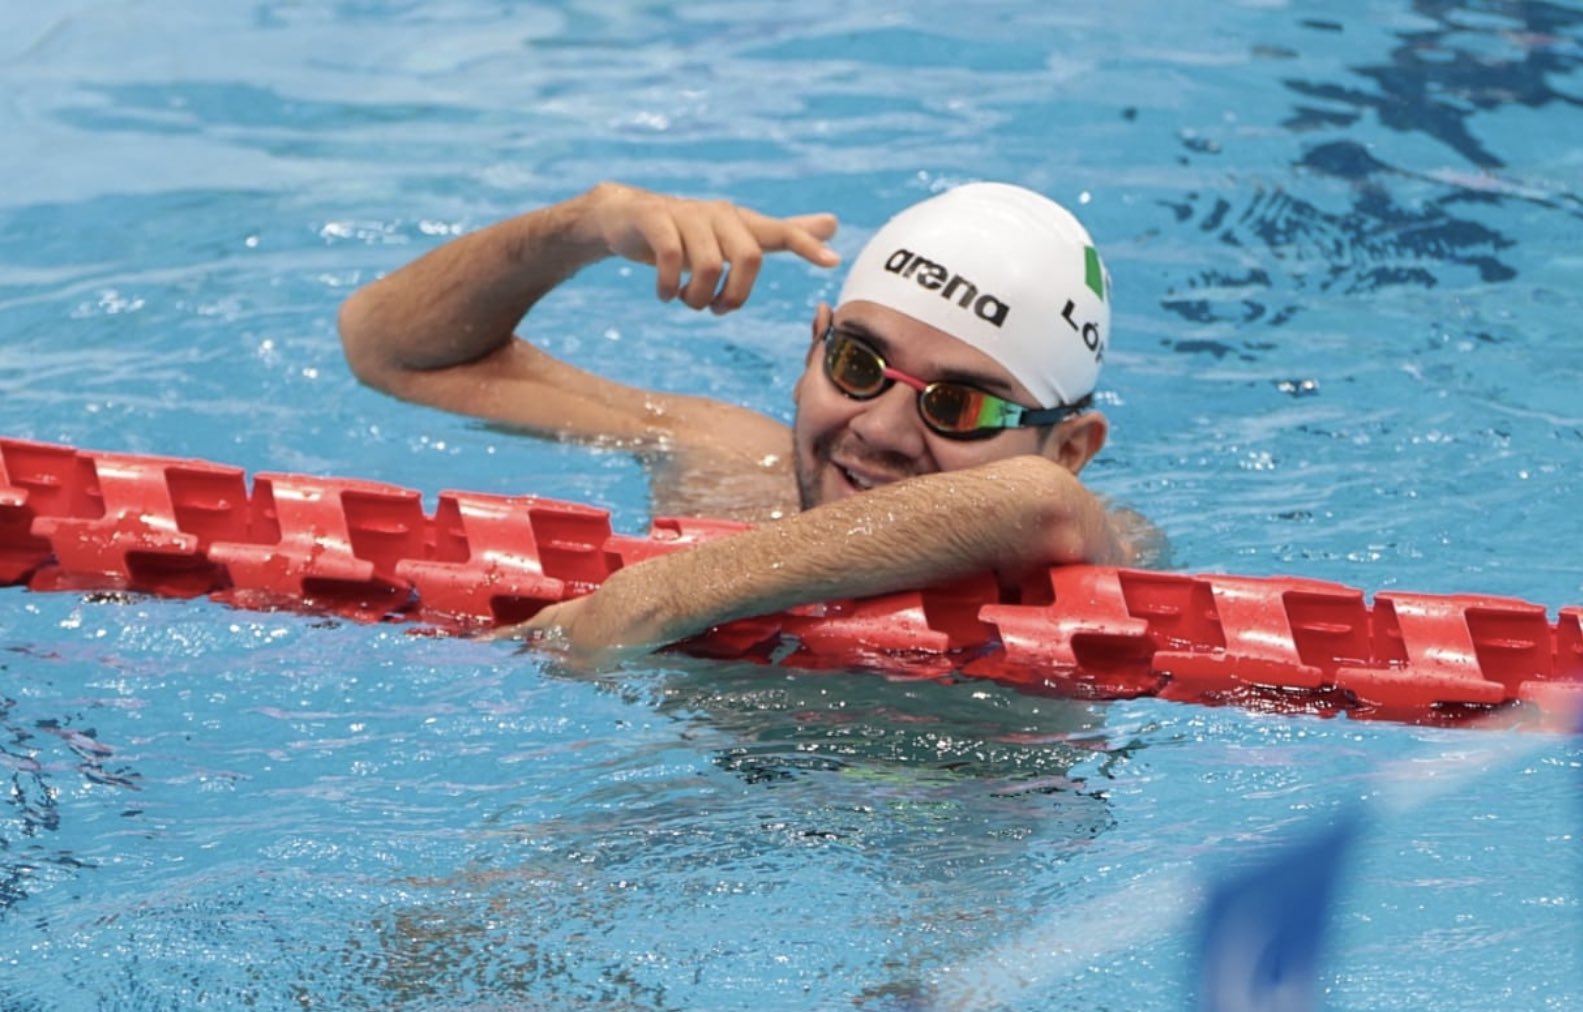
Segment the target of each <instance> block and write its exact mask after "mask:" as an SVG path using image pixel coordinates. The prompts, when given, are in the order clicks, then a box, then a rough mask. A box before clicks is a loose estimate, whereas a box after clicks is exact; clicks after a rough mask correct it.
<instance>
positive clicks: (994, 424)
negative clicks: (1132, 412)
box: [824, 323, 1088, 439]
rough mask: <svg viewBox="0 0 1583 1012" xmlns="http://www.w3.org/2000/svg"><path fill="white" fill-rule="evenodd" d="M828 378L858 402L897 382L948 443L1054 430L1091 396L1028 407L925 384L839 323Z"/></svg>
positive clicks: (828, 349) (827, 338) (829, 337)
mask: <svg viewBox="0 0 1583 1012" xmlns="http://www.w3.org/2000/svg"><path fill="white" fill-rule="evenodd" d="M824 374H825V375H826V376H828V377H829V378H830V382H831V383H834V384H835V386H836V389H838V390H840V391H841V392H842V393H843V394H846V395H847V396H848V397H850V398H852V399H853V400H858V401H866V400H870V399H871V398H874V397H878V396H879V395H880V394H882V393H884V392H885V391H886V390H889V389H890V385H891V383H893V382H896V381H900V382H902V383H905V384H906V385H907V386H910V387H912V388H913V389H914V390H916V391H918V414H919V415H921V416H922V417H923V422H924V424H925V425H927V426H929V428H931V429H933V430H934V431H935V432H938V433H939V434H940V435H942V436H945V437H946V438H947V439H986V438H988V437H990V436H993V435H995V434H996V433H997V432H1000V431H1001V430H1002V429H1019V428H1025V427H1028V426H1033V425H1053V424H1055V423H1056V422H1059V421H1060V420H1061V419H1063V418H1066V417H1068V416H1070V415H1075V414H1077V413H1078V412H1079V411H1082V410H1083V408H1084V407H1085V406H1087V403H1088V398H1086V397H1085V398H1083V400H1081V401H1079V402H1078V403H1076V404H1062V405H1058V406H1056V407H1053V408H1025V407H1023V406H1022V405H1021V404H1013V403H1012V402H1011V401H1008V400H1006V399H1005V398H1004V397H997V396H995V395H994V394H992V393H988V392H986V391H984V390H980V389H978V388H977V387H971V386H968V385H967V384H965V383H953V382H949V381H942V382H938V383H925V382H924V381H923V380H921V379H918V378H917V377H916V376H909V375H907V374H906V373H904V372H902V371H901V370H899V369H892V368H891V367H890V366H888V365H886V364H885V360H884V359H883V358H881V357H880V355H879V352H877V351H875V350H874V349H873V348H870V347H869V346H868V345H866V344H864V343H863V342H862V341H861V340H859V339H858V338H856V337H853V336H852V335H851V334H846V333H842V332H841V331H840V330H837V329H836V326H835V324H833V323H832V324H831V325H830V327H829V329H827V330H826V331H825V332H824Z"/></svg>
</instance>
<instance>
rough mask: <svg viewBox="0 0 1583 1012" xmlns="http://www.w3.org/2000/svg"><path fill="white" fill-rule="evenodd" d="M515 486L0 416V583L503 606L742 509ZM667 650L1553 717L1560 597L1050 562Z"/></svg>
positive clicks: (480, 623) (459, 627)
mask: <svg viewBox="0 0 1583 1012" xmlns="http://www.w3.org/2000/svg"><path fill="white" fill-rule="evenodd" d="M742 526H743V525H741V524H735V523H731V522H726V521H711V520H691V519H674V518H662V519H657V520H656V521H655V522H654V524H653V527H652V529H651V531H650V533H649V536H648V537H633V536H628V535H622V534H616V533H614V532H613V531H612V530H611V527H610V519H609V514H608V513H607V512H606V511H604V510H600V509H595V508H592V507H589V506H583V505H578V504H576V503H569V502H561V501H556V500H551V499H544V498H540V497H537V496H500V495H483V494H476V493H467V492H444V493H442V494H441V495H440V496H439V499H438V505H437V507H436V509H435V511H434V513H433V514H432V515H431V514H428V513H426V512H425V510H424V508H423V503H422V497H421V495H420V494H419V493H418V492H416V491H413V490H411V489H406V488H401V487H398V486H395V485H387V484H382V483H378V482H370V481H362V480H356V479H349V478H320V477H311V476H306V475H293V474H274V473H260V474H258V475H256V476H255V477H254V479H253V482H252V487H251V490H250V489H249V487H248V482H247V477H246V475H245V474H244V473H243V472H242V471H241V470H240V469H238V468H235V467H229V466H225V465H222V464H215V463H210V462H207V461H202V460H191V459H181V458H173V457H154V456H144V455H134V454H124V453H96V452H88V451H82V450H78V449H74V448H71V447H68V446H60V445H55V444H50V443H39V442H32V441H26V440H18V439H4V438H0V586H18V585H25V586H27V587H29V588H31V589H33V590H40V591H49V590H105V589H118V590H131V591H139V592H144V593H149V594H156V595H163V596H173V597H196V596H200V595H207V596H209V597H212V598H214V599H216V600H219V601H223V602H226V603H229V604H232V605H235V606H239V607H247V608H279V607H285V608H300V609H307V610H315V611H328V612H334V613H337V614H340V615H344V616H346V617H349V618H353V619H357V620H360V621H384V620H413V621H418V622H424V623H428V624H430V625H434V626H438V627H441V628H443V629H447V630H450V631H465V630H467V629H470V628H471V629H477V628H480V627H484V626H491V625H496V624H504V623H509V622H515V621H520V620H522V619H525V618H528V617H530V616H532V615H533V614H534V613H535V612H537V611H538V610H539V609H541V608H543V607H544V606H545V605H547V604H550V603H553V602H556V601H561V600H565V599H567V598H569V597H574V596H577V595H579V594H584V593H587V592H589V591H590V590H592V589H593V588H595V587H597V586H598V585H599V584H600V582H601V581H603V580H604V579H605V578H606V577H607V576H609V575H610V574H611V573H612V572H614V571H615V570H617V569H620V568H621V567H623V566H627V565H631V564H633V563H635V562H638V561H641V560H642V559H645V558H648V557H650V556H653V555H655V554H658V553H662V552H669V551H675V550H678V549H683V548H685V547H687V546H689V545H692V544H696V543H698V542H700V541H703V540H707V539H709V538H714V537H720V536H723V535H728V534H730V533H733V532H735V531H739V530H741V529H742ZM678 649H681V650H684V651H685V652H687V653H691V654H695V655H699V656H706V657H716V658H741V659H749V660H755V661H761V662H766V663H779V664H783V665H787V666H791V667H799V668H838V667H868V668H878V669H881V670H884V671H886V672H889V673H891V674H895V675H903V676H922V677H945V676H952V677H955V676H968V677H978V678H987V679H992V680H994V681H998V682H1003V683H1007V684H1011V685H1015V686H1019V687H1021V688H1024V689H1029V690H1033V691H1038V692H1047V693H1054V694H1060V695H1065V696H1075V697H1079V698H1087V699H1117V698H1130V697H1136V696H1150V695H1152V696H1159V697H1161V698H1164V699H1171V700H1179V701H1187V702H1197V703H1210V704H1224V703H1235V704H1238V705H1242V706H1248V707H1253V708H1259V709H1267V710H1282V711H1303V712H1310V713H1318V714H1323V715H1333V714H1337V713H1347V714H1349V715H1352V716H1355V717H1363V718H1372V719H1385V720H1397V721H1407V722H1414V723H1461V722H1467V721H1470V720H1472V719H1474V718H1481V717H1484V716H1486V715H1488V714H1489V713H1490V712H1491V711H1493V710H1502V711H1505V713H1507V714H1510V715H1512V716H1513V718H1514V722H1522V723H1537V724H1540V725H1541V726H1563V724H1564V723H1566V722H1569V721H1570V719H1571V718H1570V716H1569V715H1570V714H1572V713H1574V712H1576V709H1577V707H1578V705H1579V704H1583V688H1580V686H1583V608H1578V607H1568V608H1562V609H1561V610H1560V612H1559V615H1558V616H1557V617H1556V618H1555V619H1554V620H1552V619H1551V618H1550V617H1549V615H1548V614H1547V612H1546V610H1545V609H1544V608H1543V607H1541V606H1540V605H1537V604H1532V603H1529V602H1527V601H1521V600H1516V599H1512V598H1499V597H1485V596H1477V595H1432V594H1414V593H1401V592H1390V593H1380V594H1378V595H1376V596H1375V598H1374V601H1373V602H1372V603H1370V602H1368V601H1366V600H1365V597H1364V594H1363V592H1362V591H1360V590H1356V589H1353V588H1350V587H1346V586H1342V585H1339V584H1333V583H1323V582H1319V581H1314V580H1304V579H1288V578H1252V577H1243V576H1219V575H1197V576H1195V575H1184V574H1179V573H1163V572H1152V571H1145V570H1131V569H1117V568H1106V567H1096V566H1067V567H1058V568H1054V569H1051V570H1050V571H1048V573H1047V574H1041V576H1040V578H1038V579H1036V580H1033V581H1030V582H1029V583H1028V584H1027V585H1026V586H1025V587H1024V588H1023V589H1022V594H1021V600H1020V601H1017V602H1007V601H1003V600H1000V593H999V590H998V588H997V587H996V585H995V581H994V580H993V579H991V578H990V577H988V576H985V577H981V578H976V579H970V580H964V581H959V582H956V583H951V584H948V585H943V586H938V587H931V588H926V589H923V590H918V591H909V592H905V593H895V594H887V595H884V596H881V597H874V598H866V599H861V600H845V601H832V602H826V603H822V604H818V605H810V606H804V607H800V608H794V609H791V610H789V611H786V612H782V613H779V614H775V615H768V616H764V617H760V618H752V619H744V620H740V621H736V622H732V623H729V624H726V625H723V626H720V627H717V628H716V629H713V630H711V631H710V632H708V633H707V634H705V635H703V636H700V637H698V638H696V639H694V640H690V641H688V642H687V643H684V644H680V645H679V647H678Z"/></svg>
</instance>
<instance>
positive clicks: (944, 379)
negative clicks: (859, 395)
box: [832, 320, 1013, 400]
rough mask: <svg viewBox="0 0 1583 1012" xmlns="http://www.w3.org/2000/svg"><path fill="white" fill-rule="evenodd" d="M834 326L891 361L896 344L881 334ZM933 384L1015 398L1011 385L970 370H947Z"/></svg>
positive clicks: (854, 326)
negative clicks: (972, 389) (960, 387)
mask: <svg viewBox="0 0 1583 1012" xmlns="http://www.w3.org/2000/svg"><path fill="white" fill-rule="evenodd" d="M832 325H833V326H834V327H835V329H836V330H838V331H840V332H841V333H843V334H846V335H847V336H848V337H855V338H857V339H858V340H859V341H862V342H863V343H864V344H866V345H869V346H870V347H872V348H873V349H874V350H875V351H877V352H879V355H880V357H881V358H883V359H886V360H889V359H890V357H891V354H892V350H893V349H894V348H895V344H894V343H893V342H891V341H888V340H886V339H885V338H884V337H883V336H881V335H880V334H876V333H875V332H874V331H872V330H870V329H869V328H868V327H866V326H864V325H863V324H861V323H858V322H857V321H855V320H854V321H852V322H850V323H832ZM932 382H936V383H961V384H963V385H964V386H970V387H976V388H978V389H979V390H983V391H984V392H986V393H992V394H995V395H997V396H999V397H1001V398H1004V399H1006V400H1011V399H1012V396H1013V391H1012V389H1011V384H1010V383H1008V382H1006V381H1005V380H1003V379H1001V378H999V377H997V376H987V375H985V374H983V373H977V372H972V371H970V370H967V371H965V370H961V369H946V370H944V371H943V372H941V373H939V374H938V375H937V376H935V377H934V379H933V380H932Z"/></svg>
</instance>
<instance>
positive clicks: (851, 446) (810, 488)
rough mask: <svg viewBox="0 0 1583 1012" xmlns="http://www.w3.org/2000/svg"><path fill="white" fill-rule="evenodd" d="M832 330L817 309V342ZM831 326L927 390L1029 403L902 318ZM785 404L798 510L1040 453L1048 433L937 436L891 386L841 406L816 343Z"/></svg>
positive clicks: (849, 312) (906, 395) (856, 308)
mask: <svg viewBox="0 0 1583 1012" xmlns="http://www.w3.org/2000/svg"><path fill="white" fill-rule="evenodd" d="M830 322H831V317H830V310H829V309H828V308H827V307H820V312H819V317H818V319H816V320H815V323H814V328H815V334H816V335H822V334H823V333H824V331H825V329H826V327H827V326H828V325H829V323H830ZM834 322H835V324H836V326H837V327H839V328H840V329H841V330H842V331H843V332H845V333H849V334H852V335H855V336H857V337H860V338H862V339H863V341H864V342H865V343H866V344H868V345H869V346H871V347H872V348H873V349H874V350H875V351H877V352H879V354H880V355H881V356H883V357H884V359H885V361H886V363H887V364H888V365H890V366H892V367H893V368H895V369H898V370H900V371H901V372H904V373H908V374H910V375H912V376H916V377H918V378H919V379H922V380H924V381H926V382H932V381H935V380H953V381H956V382H960V383H966V384H969V385H971V386H974V387H978V388H980V389H982V390H985V391H987V392H989V393H992V394H996V395H998V396H1000V397H1004V398H1006V399H1007V400H1011V401H1015V402H1016V403H1018V404H1024V405H1033V404H1035V403H1036V402H1035V400H1034V398H1033V396H1032V395H1031V394H1029V393H1028V390H1027V388H1025V387H1024V386H1023V385H1022V384H1021V383H1018V382H1017V381H1016V380H1015V379H1013V378H1012V377H1011V374H1010V373H1009V372H1007V371H1006V369H1005V368H1004V367H1003V366H1001V365H1000V364H998V363H997V362H995V360H994V359H992V358H990V357H989V356H988V355H986V354H984V353H983V352H982V351H979V350H978V349H977V348H974V347H972V346H971V345H968V344H966V343H965V342H963V341H959V340H957V339H956V338H954V337H952V336H951V335H950V334H947V333H946V332H944V331H942V330H936V329H935V328H934V327H930V326H928V325H927V324H923V323H919V322H918V321H917V320H914V319H913V318H912V317H910V316H905V315H903V314H901V313H898V312H896V311H895V310H892V309H887V308H885V307H883V306H880V305H877V304H875V303H872V302H851V303H847V304H846V305H843V306H842V307H841V309H840V311H839V312H837V313H836V314H835V317H834ZM793 396H794V397H795V399H796V402H797V421H796V423H795V425H794V427H793V441H794V447H795V454H796V469H797V488H798V492H799V494H800V495H801V497H802V506H803V508H804V509H808V508H810V507H812V506H817V505H820V504H821V503H827V502H834V501H835V500H837V499H842V498H845V497H846V496H849V495H855V494H857V493H858V492H862V491H865V490H867V489H870V488H873V487H875V486H877V485H885V484H889V483H890V482H893V481H899V480H901V479H903V478H911V477H914V476H916V475H920V474H931V473H933V472H935V471H955V470H959V469H961V468H965V467H973V466H976V465H978V464H986V463H989V462H990V461H992V460H1000V459H1003V458H1005V457H1013V456H1017V455H1020V454H1029V453H1042V452H1044V451H1045V449H1046V448H1047V444H1048V442H1049V439H1048V436H1049V434H1050V430H1049V429H1035V428H1023V429H1005V430H1003V431H1000V432H998V433H996V434H994V435H992V436H989V437H987V438H983V439H970V440H962V439H952V438H949V437H947V436H943V435H941V434H939V433H937V432H935V431H933V430H932V429H930V428H929V427H928V425H926V424H925V423H924V420H923V418H922V417H921V416H920V415H919V413H918V394H917V391H915V390H914V389H913V388H911V387H909V386H907V385H906V384H904V383H893V384H891V386H890V388H889V389H888V390H886V391H885V392H883V393H881V394H879V395H878V396H876V397H873V398H870V399H868V400H857V399H854V398H852V397H849V396H847V395H846V394H845V393H843V392H842V391H841V390H840V389H839V388H837V387H836V386H835V385H834V384H833V383H832V382H831V381H830V379H829V377H828V376H826V375H825V372H824V346H823V343H822V342H820V341H817V340H816V341H815V342H814V347H813V348H812V349H811V350H810V352H809V356H808V364H807V368H806V369H804V371H803V375H802V378H801V379H799V380H798V381H797V387H796V389H795V391H794V394H793ZM1069 424H1071V423H1070V422H1067V423H1062V425H1069ZM1056 428H1057V429H1060V428H1061V426H1057V427H1056ZM1078 466H1081V464H1079V465H1078Z"/></svg>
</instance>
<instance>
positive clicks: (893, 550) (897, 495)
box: [534, 458, 1119, 657]
mask: <svg viewBox="0 0 1583 1012" xmlns="http://www.w3.org/2000/svg"><path fill="white" fill-rule="evenodd" d="M1118 555H1119V547H1118V545H1117V542H1116V539H1115V536H1114V534H1113V533H1112V531H1111V527H1110V524H1109V520H1108V517H1107V515H1106V513H1105V509H1104V507H1103V505H1102V504H1100V503H1099V501H1098V500H1097V499H1096V498H1095V497H1094V496H1093V495H1092V494H1091V493H1089V492H1088V491H1087V490H1086V489H1084V488H1083V487H1082V485H1081V484H1079V483H1078V481H1077V479H1076V478H1075V477H1073V476H1072V475H1071V474H1070V473H1069V472H1066V471H1065V470H1063V469H1061V468H1059V467H1058V466H1056V465H1053V464H1049V463H1048V462H1047V461H1042V460H1039V459H1036V458H1017V459H1013V460H1006V461H999V462H996V463H994V464H989V465H985V466H983V467H978V468H973V469H970V470H966V471H957V472H951V473H946V474H934V475H928V476H925V477H921V478H915V479H912V480H910V481H906V482H899V483H896V484H893V485H887V486H883V487H881V488H877V489H874V490H872V491H869V492H865V493H863V494H861V495H857V496H852V497H850V498H846V499H842V500H839V501H837V502H834V503H830V504H828V505H826V506H822V507H819V508H818V509H815V510H810V511H808V512H806V513H801V514H798V515H796V516H793V517H791V518H788V519H786V520H782V521H779V522H776V523H774V524H770V525H766V526H763V527H758V528H754V529H753V530H750V531H747V532H744V533H742V534H739V535H735V536H733V537H730V538H726V539H722V540H720V541H716V542H710V543H707V544H704V545H700V546H699V547H697V548H694V549H689V550H687V551H683V552H675V553H672V554H669V555H665V556H661V557H658V558H655V559H651V560H649V561H646V562H644V563H641V564H639V565H637V566H633V567H631V568H629V569H626V570H622V571H620V572H617V573H616V574H614V575H613V576H612V577H611V578H610V581H609V582H607V584H606V585H605V587H604V588H602V589H601V590H600V591H598V592H596V593H595V594H594V595H593V596H592V597H591V598H590V599H588V600H587V601H586V602H584V601H577V602H572V607H571V608H570V609H567V610H566V611H564V612H560V613H551V614H549V615H547V616H545V618H544V619H543V620H542V621H538V622H536V623H534V625H535V627H538V628H547V627H551V626H558V627H560V628H562V629H563V631H564V632H566V634H567V635H568V637H569V639H570V641H571V643H570V645H571V647H572V648H573V650H574V651H575V652H577V653H580V654H583V655H586V656H593V657H600V656H606V655H613V654H619V653H622V652H632V651H635V650H642V649H651V648H653V647H656V646H659V645H663V644H665V643H671V642H675V641H677V640H680V639H685V638H687V637H689V636H692V635H695V634H697V633H700V632H703V631H705V630H707V629H709V628H710V627H712V626H715V625H719V624H720V623H723V622H727V621H730V620H732V619H736V618H742V617H745V616H749V615H761V614H768V613H772V612H776V611H781V610H784V609H786V608H789V607H792V606H794V605H798V604H804V603H807V602H811V601H822V600H831V599H837V598H850V597H865V596H870V595H874V594H880V593H886V592H890V591H895V590H902V589H907V588H916V587H923V586H928V585H931V584H935V583H939V582H942V581H945V580H950V579H953V578H956V577H960V576H965V575H968V574H970V573H977V572H985V571H995V572H998V573H1001V574H1003V575H1005V576H1008V577H1017V576H1020V575H1022V574H1023V573H1024V572H1026V571H1027V570H1029V569H1031V568H1034V567H1038V566H1048V565H1053V564H1060V563H1071V562H1097V563H1110V562H1115V561H1118ZM562 607H565V606H562Z"/></svg>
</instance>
